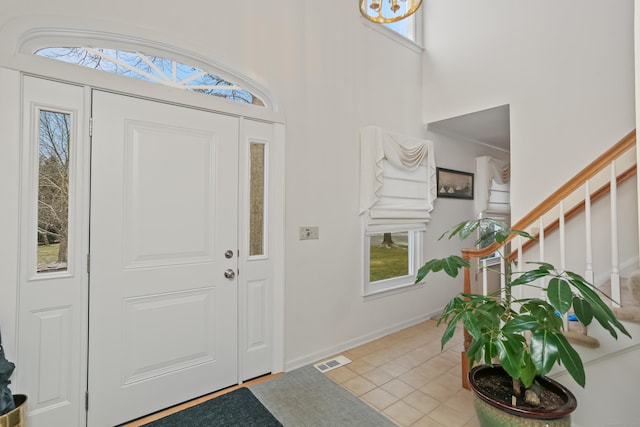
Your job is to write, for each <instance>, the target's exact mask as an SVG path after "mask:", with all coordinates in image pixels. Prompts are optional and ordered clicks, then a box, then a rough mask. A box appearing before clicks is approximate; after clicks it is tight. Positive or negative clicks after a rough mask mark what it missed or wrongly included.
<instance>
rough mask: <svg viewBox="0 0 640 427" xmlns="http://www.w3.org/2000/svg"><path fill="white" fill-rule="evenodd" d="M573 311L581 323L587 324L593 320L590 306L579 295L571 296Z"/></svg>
mask: <svg viewBox="0 0 640 427" xmlns="http://www.w3.org/2000/svg"><path fill="white" fill-rule="evenodd" d="M573 311H574V313H575V314H576V316H577V317H578V320H579V321H580V322H581V323H582V324H583V325H585V326H589V325H590V324H591V321H592V320H593V311H592V310H591V306H590V305H589V303H587V302H586V301H585V300H583V299H582V298H580V297H579V296H574V297H573Z"/></svg>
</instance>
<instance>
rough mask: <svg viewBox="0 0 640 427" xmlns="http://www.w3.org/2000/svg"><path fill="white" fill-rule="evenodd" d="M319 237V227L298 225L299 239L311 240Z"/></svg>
mask: <svg viewBox="0 0 640 427" xmlns="http://www.w3.org/2000/svg"><path fill="white" fill-rule="evenodd" d="M319 238H320V228H319V227H316V226H310V225H307V226H303V227H300V240H311V239H319Z"/></svg>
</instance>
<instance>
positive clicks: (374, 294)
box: [362, 283, 424, 302]
mask: <svg viewBox="0 0 640 427" xmlns="http://www.w3.org/2000/svg"><path fill="white" fill-rule="evenodd" d="M423 287H424V284H422V283H418V284H413V283H410V284H405V285H397V286H394V287H390V288H386V289H380V290H375V291H369V292H366V291H365V293H364V294H363V295H362V299H363V301H364V302H367V301H372V300H376V299H379V298H384V297H389V296H392V295H397V294H401V293H404V292H409V291H415V290H418V289H422V288H423Z"/></svg>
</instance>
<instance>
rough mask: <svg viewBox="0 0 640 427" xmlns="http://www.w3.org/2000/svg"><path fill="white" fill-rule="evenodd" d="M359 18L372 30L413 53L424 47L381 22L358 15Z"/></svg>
mask: <svg viewBox="0 0 640 427" xmlns="http://www.w3.org/2000/svg"><path fill="white" fill-rule="evenodd" d="M360 19H361V20H362V24H363V25H365V26H367V27H369V28H372V29H373V30H375V31H377V32H379V33H380V34H382V35H384V36H387V37H389V38H390V39H391V40H393V41H395V42H396V43H399V44H401V45H402V46H404V47H406V48H407V49H409V50H412V51H414V52H415V53H420V54H421V53H422V51H424V47H423V46H422V45H420V44H418V43H416V42H414V41H413V40H411V39H408V38H406V37H404V36H403V35H400V34H398V33H396V32H395V31H393V30H391V29H389V28H387V27H385V26H384V25H381V24H376V23H375V22H371V21H369V20H368V19H367V18H364V17H360Z"/></svg>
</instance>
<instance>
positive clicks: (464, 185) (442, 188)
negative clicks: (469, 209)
mask: <svg viewBox="0 0 640 427" xmlns="http://www.w3.org/2000/svg"><path fill="white" fill-rule="evenodd" d="M436 179H437V182H438V197H448V198H450V199H467V200H473V174H472V173H470V172H461V171H456V170H453V169H445V168H436Z"/></svg>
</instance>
